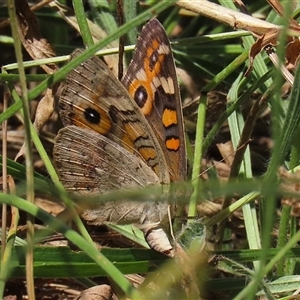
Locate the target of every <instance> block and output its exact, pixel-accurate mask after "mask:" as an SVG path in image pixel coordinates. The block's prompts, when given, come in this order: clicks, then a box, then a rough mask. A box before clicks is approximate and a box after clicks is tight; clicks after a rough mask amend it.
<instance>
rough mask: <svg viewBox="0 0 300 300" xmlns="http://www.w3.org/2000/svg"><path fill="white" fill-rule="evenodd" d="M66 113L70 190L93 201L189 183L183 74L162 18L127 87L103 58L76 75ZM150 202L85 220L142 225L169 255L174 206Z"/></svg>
mask: <svg viewBox="0 0 300 300" xmlns="http://www.w3.org/2000/svg"><path fill="white" fill-rule="evenodd" d="M81 52H82V50H79V49H77V50H75V51H74V52H73V53H72V54H71V58H74V57H76V56H78V55H80V53H81ZM59 113H60V117H61V120H62V122H63V124H64V126H65V127H64V128H62V129H61V130H60V131H59V132H58V135H57V136H56V138H55V144H54V150H53V157H54V165H55V168H56V170H57V173H58V175H59V177H60V180H61V181H62V183H63V184H64V186H65V188H66V189H67V190H68V191H70V192H75V193H79V194H85V195H89V196H90V195H97V194H105V193H108V192H110V191H113V190H117V189H127V188H130V187H145V186H148V185H160V184H162V185H165V184H169V183H170V182H173V181H182V180H184V179H185V177H186V172H187V166H186V150H185V138H184V127H183V117H182V109H181V100H180V94H179V88H178V82H177V77H176V70H175V65H174V59H173V55H172V50H171V47H170V43H169V40H168V37H167V34H166V32H165V30H164V28H163V26H162V25H161V24H160V23H159V21H158V20H157V19H152V20H150V21H149V22H148V23H147V24H146V25H145V26H144V27H143V29H142V31H141V33H140V36H139V38H138V41H137V45H136V48H135V52H134V55H133V58H132V61H131V62H130V64H129V66H128V70H127V73H126V74H125V76H124V78H123V79H122V81H121V82H120V81H119V80H118V79H117V78H116V77H115V75H114V74H113V73H112V72H111V70H110V69H109V68H108V66H107V65H106V64H105V63H104V62H103V61H102V60H101V59H100V58H98V57H96V56H94V57H91V58H90V59H88V60H87V61H85V62H84V63H82V64H80V65H79V66H78V67H76V68H75V69H73V70H72V71H71V72H70V73H69V74H68V76H67V78H66V80H65V82H64V83H63V86H62V89H61V95H60V99H59ZM100 199H101V197H100ZM143 200H144V199H143ZM146 200H148V201H143V202H134V201H127V200H126V201H124V200H122V199H116V200H115V201H111V202H100V203H99V205H98V204H97V206H95V207H92V208H89V209H86V210H85V211H84V212H83V213H82V215H81V216H82V218H83V219H84V220H86V221H87V223H88V224H92V225H100V224H103V223H104V222H106V221H110V222H115V223H119V224H126V223H132V224H133V223H135V224H138V226H139V227H140V228H141V230H142V231H143V232H144V234H145V237H146V240H147V242H148V244H149V245H150V247H151V248H153V249H155V250H157V251H159V252H164V253H168V252H170V251H171V250H172V246H171V245H170V243H169V241H168V239H167V236H166V234H165V231H164V230H163V229H162V227H163V224H164V223H165V221H166V220H167V209H168V204H167V203H166V202H159V201H158V202H157V201H153V200H152V199H151V195H149V196H147V199H146Z"/></svg>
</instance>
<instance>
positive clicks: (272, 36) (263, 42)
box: [245, 29, 279, 76]
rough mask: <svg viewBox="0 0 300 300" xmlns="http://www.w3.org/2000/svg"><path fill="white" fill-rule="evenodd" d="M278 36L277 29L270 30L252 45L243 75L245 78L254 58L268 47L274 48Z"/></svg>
mask: <svg viewBox="0 0 300 300" xmlns="http://www.w3.org/2000/svg"><path fill="white" fill-rule="evenodd" d="M278 35H279V30H278V29H270V30H269V31H268V32H267V33H265V34H263V35H262V36H260V37H259V38H258V39H257V40H256V42H255V43H254V44H253V45H252V47H251V49H250V52H249V67H248V69H247V71H246V73H245V76H247V75H249V73H250V72H251V70H252V68H253V62H254V59H255V57H256V56H257V55H258V54H259V53H260V52H261V51H262V50H263V49H264V48H265V47H266V46H268V45H272V46H275V45H276V44H277V38H278Z"/></svg>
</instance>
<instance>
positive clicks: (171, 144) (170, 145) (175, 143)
mask: <svg viewBox="0 0 300 300" xmlns="http://www.w3.org/2000/svg"><path fill="white" fill-rule="evenodd" d="M179 146H180V142H179V139H175V138H171V139H169V140H167V141H166V147H167V149H169V150H174V151H177V150H178V149H179Z"/></svg>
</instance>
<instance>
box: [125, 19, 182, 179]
mask: <svg viewBox="0 0 300 300" xmlns="http://www.w3.org/2000/svg"><path fill="white" fill-rule="evenodd" d="M122 82H123V84H124V86H125V87H126V89H128V91H129V94H130V95H131V96H132V97H133V99H134V100H135V102H136V103H137V105H138V106H139V108H140V109H141V111H142V113H143V114H144V115H145V117H146V119H147V120H148V122H149V123H150V124H151V125H152V129H153V131H154V133H155V135H156V138H157V139H158V141H159V143H160V145H161V148H162V150H163V152H164V156H165V158H166V161H167V165H168V166H169V171H170V176H171V180H173V181H178V180H184V179H185V178H186V173H187V167H186V150H185V138H184V129H183V117H182V109H181V100H180V93H179V88H178V82H177V76H176V70H175V66H174V59H173V55H172V50H171V46H170V43H169V39H168V37H167V35H166V32H165V30H164V28H163V26H162V25H161V24H160V23H159V21H158V20H156V19H153V20H151V21H149V22H148V23H147V24H146V25H145V26H144V27H143V29H142V32H141V34H140V36H139V38H138V41H137V45H136V48H135V53H134V55H133V59H132V61H131V63H130V65H129V67H128V70H127V73H126V75H125V76H124V78H123V80H122Z"/></svg>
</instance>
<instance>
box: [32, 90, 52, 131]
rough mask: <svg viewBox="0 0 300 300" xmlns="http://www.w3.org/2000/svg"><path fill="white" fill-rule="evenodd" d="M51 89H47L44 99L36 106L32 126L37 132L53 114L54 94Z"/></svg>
mask: <svg viewBox="0 0 300 300" xmlns="http://www.w3.org/2000/svg"><path fill="white" fill-rule="evenodd" d="M53 89H54V88H53ZM53 89H47V90H46V93H45V95H44V97H43V98H42V99H41V101H40V102H39V104H38V107H37V110H36V114H35V120H34V126H35V128H36V130H37V131H40V130H41V129H42V127H43V126H44V124H45V123H46V122H47V121H48V120H49V118H50V117H51V115H52V113H53V110H54V93H55V91H54V90H53Z"/></svg>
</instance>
